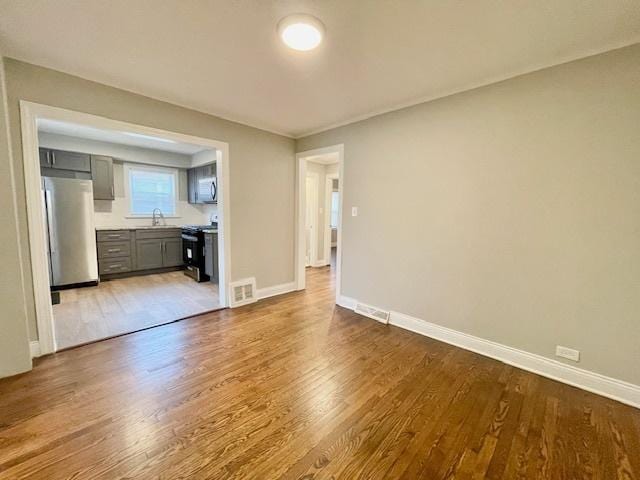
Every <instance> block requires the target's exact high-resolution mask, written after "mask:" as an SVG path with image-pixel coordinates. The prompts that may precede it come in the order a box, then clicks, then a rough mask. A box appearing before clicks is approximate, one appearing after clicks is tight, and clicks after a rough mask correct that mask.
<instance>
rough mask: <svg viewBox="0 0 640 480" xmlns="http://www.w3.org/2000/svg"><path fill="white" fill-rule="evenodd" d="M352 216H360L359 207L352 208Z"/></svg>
mask: <svg viewBox="0 0 640 480" xmlns="http://www.w3.org/2000/svg"><path fill="white" fill-rule="evenodd" d="M351 216H352V217H357V216H358V207H351Z"/></svg>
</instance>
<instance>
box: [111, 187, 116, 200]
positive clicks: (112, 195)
mask: <svg viewBox="0 0 640 480" xmlns="http://www.w3.org/2000/svg"><path fill="white" fill-rule="evenodd" d="M115 196H116V195H115V193H114V192H113V185H111V197H113V198H115Z"/></svg>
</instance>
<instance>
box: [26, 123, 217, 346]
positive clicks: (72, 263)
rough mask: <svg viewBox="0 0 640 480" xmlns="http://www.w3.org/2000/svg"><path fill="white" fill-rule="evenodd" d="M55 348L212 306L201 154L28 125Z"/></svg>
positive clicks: (213, 207)
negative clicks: (33, 130)
mask: <svg viewBox="0 0 640 480" xmlns="http://www.w3.org/2000/svg"><path fill="white" fill-rule="evenodd" d="M38 141H39V147H40V148H39V153H40V173H41V176H42V198H43V207H44V214H45V226H46V233H47V237H48V238H47V246H48V258H49V272H50V276H49V280H50V286H51V297H52V304H53V307H52V308H53V317H54V329H55V335H56V340H57V346H58V349H64V348H68V347H72V346H76V345H81V344H84V343H88V342H92V341H95V340H99V339H104V338H108V337H112V336H117V335H121V334H124V333H129V332H133V331H137V330H141V329H146V328H149V327H152V326H157V325H161V324H165V323H169V322H173V321H176V320H180V319H183V318H186V317H189V316H192V315H196V314H200V313H204V312H208V311H212V310H215V309H218V308H220V304H221V302H220V299H219V271H220V265H219V258H221V256H220V255H218V243H219V238H218V229H217V218H218V204H217V190H218V185H217V176H216V162H217V154H218V152H217V151H216V150H215V149H212V148H211V147H206V148H205V147H202V146H198V145H192V144H186V143H178V142H175V141H173V140H169V139H165V138H160V137H155V136H150V135H141V134H136V133H129V132H121V131H111V130H101V129H96V128H93V127H87V126H82V125H76V124H71V123H66V122H61V121H53V120H40V121H39V123H38Z"/></svg>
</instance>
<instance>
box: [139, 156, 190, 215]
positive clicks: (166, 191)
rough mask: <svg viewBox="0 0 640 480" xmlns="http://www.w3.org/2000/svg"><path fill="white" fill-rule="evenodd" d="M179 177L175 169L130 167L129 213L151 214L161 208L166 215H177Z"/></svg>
mask: <svg viewBox="0 0 640 480" xmlns="http://www.w3.org/2000/svg"><path fill="white" fill-rule="evenodd" d="M177 177H178V172H177V170H173V169H166V168H149V167H129V168H128V179H129V201H130V203H129V213H130V214H131V215H133V216H149V215H152V214H153V210H154V209H156V208H159V209H160V210H161V211H162V213H163V214H164V215H165V216H173V215H175V214H176V203H177V184H178V181H177V180H178V179H177Z"/></svg>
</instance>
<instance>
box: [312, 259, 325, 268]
mask: <svg viewBox="0 0 640 480" xmlns="http://www.w3.org/2000/svg"><path fill="white" fill-rule="evenodd" d="M327 265H329V262H327V261H326V260H325V259H322V260H316V261H315V262H313V263H312V264H311V266H312V267H326V266H327Z"/></svg>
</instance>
